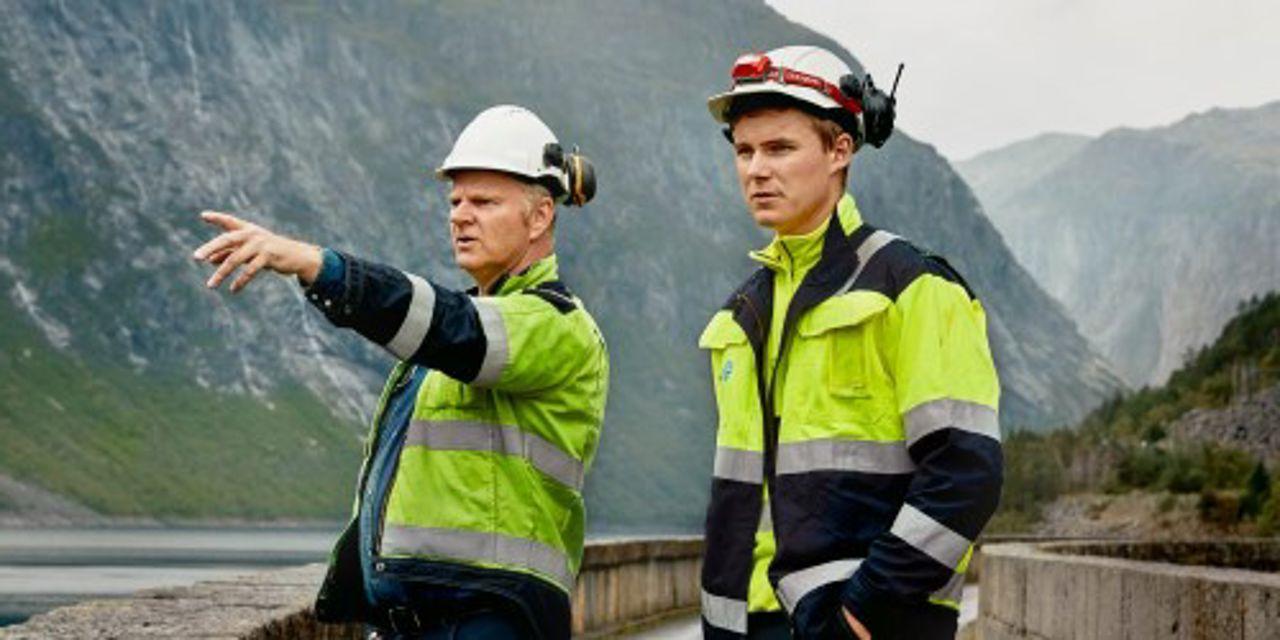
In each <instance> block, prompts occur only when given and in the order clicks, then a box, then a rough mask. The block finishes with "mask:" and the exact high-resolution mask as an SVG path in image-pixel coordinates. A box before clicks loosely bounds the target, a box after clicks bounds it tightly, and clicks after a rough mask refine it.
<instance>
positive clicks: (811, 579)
mask: <svg viewBox="0 0 1280 640" xmlns="http://www.w3.org/2000/svg"><path fill="white" fill-rule="evenodd" d="M860 564H862V559H861V558H856V559H846V560H832V561H831V562H826V563H823V564H819V565H815V566H812V567H809V568H808V569H801V570H799V571H793V572H791V573H788V574H787V575H785V576H783V577H782V579H781V580H779V581H778V590H777V593H778V602H781V603H782V606H784V607H786V608H787V612H788V613H791V612H794V611H795V608H796V604H797V603H799V602H800V601H801V600H802V599H804V597H805V596H807V595H809V592H811V591H813V590H814V589H817V588H818V587H821V586H823V585H827V584H831V583H832V582H839V581H841V580H848V579H849V578H850V577H852V576H853V572H855V571H857V570H858V565H860Z"/></svg>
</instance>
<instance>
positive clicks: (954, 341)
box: [843, 273, 1003, 634]
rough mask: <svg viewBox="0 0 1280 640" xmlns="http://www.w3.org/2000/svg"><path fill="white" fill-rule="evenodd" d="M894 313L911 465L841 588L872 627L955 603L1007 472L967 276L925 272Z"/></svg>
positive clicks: (995, 384)
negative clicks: (904, 485) (960, 279)
mask: <svg viewBox="0 0 1280 640" xmlns="http://www.w3.org/2000/svg"><path fill="white" fill-rule="evenodd" d="M890 313H891V315H890V317H889V319H888V321H889V323H890V326H891V329H890V331H889V332H888V333H889V336H890V340H893V341H895V342H896V347H891V348H889V349H887V350H886V352H887V354H888V356H887V357H888V359H889V366H890V368H891V369H892V374H893V376H894V380H895V387H896V402H897V404H898V410H899V412H900V413H901V415H902V416H903V427H904V430H905V433H906V440H907V451H908V453H909V455H910V456H911V459H912V461H913V462H914V464H915V466H916V472H915V475H914V477H913V478H912V481H911V484H910V486H909V488H908V491H907V495H906V498H905V500H904V503H903V505H902V507H901V508H900V510H899V512H898V514H897V517H896V519H895V520H894V522H893V525H892V526H891V527H890V529H889V530H888V531H886V532H885V533H883V534H881V535H880V536H879V537H877V538H876V539H875V540H874V541H873V542H872V544H871V547H870V549H869V551H868V553H867V558H866V560H865V561H864V562H863V563H862V564H861V565H860V567H859V569H858V571H857V572H855V573H854V575H853V577H852V578H851V579H850V581H849V583H848V584H847V585H846V587H845V590H844V593H843V601H844V604H845V606H846V607H847V608H848V609H849V610H850V612H852V613H853V614H854V615H855V616H856V617H858V618H859V620H861V621H863V622H864V624H867V625H868V628H869V629H870V630H871V631H872V633H873V634H874V633H875V628H876V627H879V626H881V625H882V624H885V623H886V622H887V621H886V620H884V619H883V618H884V617H885V616H889V615H892V613H891V612H892V611H893V609H894V608H895V607H896V606H899V605H907V604H922V603H923V602H925V601H931V602H934V603H936V604H942V605H946V606H951V607H953V608H958V607H959V600H960V591H961V590H962V589H963V586H964V572H965V569H966V568H967V566H968V562H969V558H970V556H971V553H972V547H973V541H974V540H975V539H976V538H977V537H978V534H979V532H980V531H981V530H982V528H983V527H984V526H985V525H986V523H987V520H989V519H990V518H991V515H992V514H993V513H994V512H995V509H996V505H997V503H998V501H999V497H1000V487H1001V483H1002V481H1003V458H1002V452H1001V448H1000V427H999V423H998V420H997V407H998V403H999V393H1000V389H999V381H998V379H997V377H996V371H995V366H994V364H993V363H992V359H991V351H990V348H989V346H988V342H987V331H986V316H985V314H984V312H983V309H982V306H981V304H980V303H979V302H978V301H977V300H976V299H972V298H971V297H970V296H969V294H968V292H967V291H966V289H965V288H964V287H963V286H961V285H959V284H956V283H954V282H950V281H948V280H946V279H944V278H942V277H939V276H938V275H935V274H932V273H925V274H922V275H920V276H919V277H917V278H916V279H915V280H914V281H913V282H912V283H911V284H909V285H907V287H906V288H905V289H903V291H902V292H901V293H900V294H899V296H898V299H897V304H896V305H895V306H894V307H892V308H891V311H890ZM882 628H883V627H882Z"/></svg>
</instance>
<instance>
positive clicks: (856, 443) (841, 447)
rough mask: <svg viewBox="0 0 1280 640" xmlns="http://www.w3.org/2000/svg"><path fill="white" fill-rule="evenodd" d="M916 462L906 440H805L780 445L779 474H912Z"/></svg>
mask: <svg viewBox="0 0 1280 640" xmlns="http://www.w3.org/2000/svg"><path fill="white" fill-rule="evenodd" d="M915 470H916V465H915V463H913V462H911V456H909V455H907V446H906V443H905V442H875V441H870V440H836V439H823V440H806V441H804V442H787V443H783V444H782V445H780V446H779V447H778V475H785V474H790V473H808V472H810V471H857V472H860V473H913V472H914V471H915Z"/></svg>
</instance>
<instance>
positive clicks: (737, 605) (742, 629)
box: [702, 590, 747, 634]
mask: <svg viewBox="0 0 1280 640" xmlns="http://www.w3.org/2000/svg"><path fill="white" fill-rule="evenodd" d="M702 619H703V620H706V621H707V624H709V625H711V626H713V627H719V628H721V629H726V630H728V631H732V632H734V633H742V634H745V633H746V632H747V601H746V600H734V599H733V598H726V597H724V596H718V595H715V594H713V593H707V592H706V590H703V592H702Z"/></svg>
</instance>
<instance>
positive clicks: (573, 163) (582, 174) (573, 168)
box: [565, 153, 596, 207]
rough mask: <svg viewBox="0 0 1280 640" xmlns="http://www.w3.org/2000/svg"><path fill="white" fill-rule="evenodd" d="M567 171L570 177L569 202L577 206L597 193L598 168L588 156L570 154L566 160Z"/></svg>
mask: <svg viewBox="0 0 1280 640" xmlns="http://www.w3.org/2000/svg"><path fill="white" fill-rule="evenodd" d="M565 173H566V174H567V175H568V178H569V202H570V203H571V204H573V205H575V206H578V207H581V206H582V205H584V204H586V203H588V202H590V201H591V198H593V197H595V195H596V168H595V166H594V165H592V164H591V161H590V160H588V159H587V157H586V156H584V155H582V154H580V153H571V154H569V158H568V160H567V161H566V162H565Z"/></svg>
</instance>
